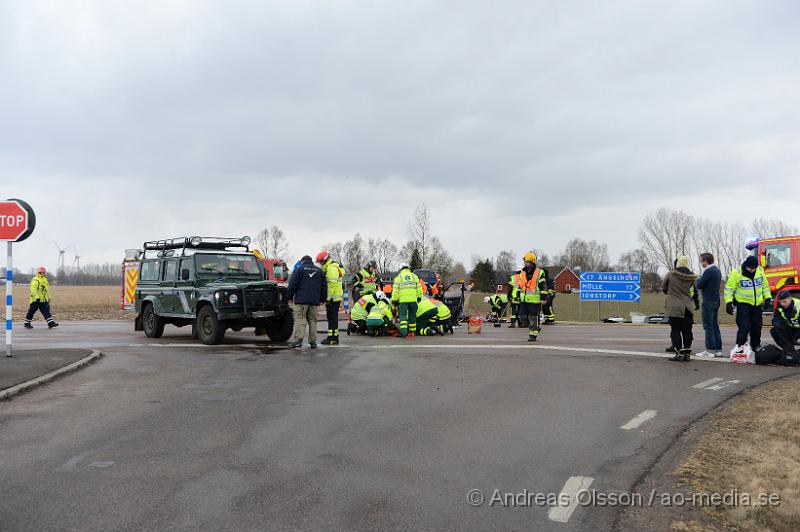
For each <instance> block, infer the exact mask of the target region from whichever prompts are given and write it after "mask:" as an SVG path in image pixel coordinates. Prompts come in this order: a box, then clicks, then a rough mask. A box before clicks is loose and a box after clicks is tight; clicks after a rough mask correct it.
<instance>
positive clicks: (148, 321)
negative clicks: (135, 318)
mask: <svg viewBox="0 0 800 532" xmlns="http://www.w3.org/2000/svg"><path fill="white" fill-rule="evenodd" d="M142 327H143V328H144V335H145V336H147V337H148V338H161V335H162V334H164V320H163V319H161V318H160V317H159V316H158V314H156V311H155V309H154V308H153V304H152V303H147V304H146V305H145V306H144V310H143V311H142Z"/></svg>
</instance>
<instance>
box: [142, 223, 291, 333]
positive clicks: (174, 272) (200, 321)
mask: <svg viewBox="0 0 800 532" xmlns="http://www.w3.org/2000/svg"><path fill="white" fill-rule="evenodd" d="M249 245H250V238H249V237H243V238H217V237H200V236H192V237H182V238H171V239H167V240H156V241H152V242H145V243H144V245H143V246H142V249H141V250H139V253H138V256H137V257H136V259H135V260H136V261H137V262H138V264H139V275H138V282H137V284H136V289H135V310H136V325H135V330H137V331H144V334H145V335H146V336H147V337H148V338H159V337H160V336H161V335H162V334H163V333H164V326H165V325H167V324H169V325H175V326H177V327H183V326H184V325H191V326H192V336H193V337H194V338H199V339H200V341H201V342H203V343H204V344H208V345H215V344H218V343H220V342H221V341H222V338H223V336H224V335H225V331H226V330H227V329H231V330H233V331H241V330H242V329H243V328H245V327H255V329H256V334H257V335H262V334H264V333H266V334H267V335H268V336H269V338H270V340H272V341H273V342H284V341H286V340H288V339H289V337H290V336H291V334H292V326H293V320H292V312H291V309H290V308H289V304H288V301H287V299H286V287H285V286H281V285H279V284H278V283H277V282H275V281H274V280H269V279H267V278H266V273H265V271H264V268H263V266H262V265H261V264H260V263H259V261H258V260H257V258H256V256H255V255H253V254H252V253H251V252H250V250H249Z"/></svg>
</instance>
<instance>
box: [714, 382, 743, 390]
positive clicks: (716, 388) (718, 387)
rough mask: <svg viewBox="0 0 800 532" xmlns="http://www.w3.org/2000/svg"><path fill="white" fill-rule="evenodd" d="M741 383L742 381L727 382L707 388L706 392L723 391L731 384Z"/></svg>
mask: <svg viewBox="0 0 800 532" xmlns="http://www.w3.org/2000/svg"><path fill="white" fill-rule="evenodd" d="M740 382H741V381H738V380H737V381H725V382H721V383H719V384H715V385H714V386H709V387H708V388H706V390H721V389H723V388H727V387H728V386H730V385H731V384H739V383H740Z"/></svg>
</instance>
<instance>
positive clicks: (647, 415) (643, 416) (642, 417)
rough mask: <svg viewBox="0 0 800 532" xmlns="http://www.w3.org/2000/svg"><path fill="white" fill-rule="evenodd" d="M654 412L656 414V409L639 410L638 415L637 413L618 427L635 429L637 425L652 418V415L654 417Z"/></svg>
mask: <svg viewBox="0 0 800 532" xmlns="http://www.w3.org/2000/svg"><path fill="white" fill-rule="evenodd" d="M656 414H658V411H657V410H645V411H643V412H641V413H640V414H639V415H637V416H636V417H635V418H633V419H631V420H630V421H628V422H627V423H625V424H624V425H622V426H621V427H620V428H621V429H622V430H632V429H635V428H636V427H638V426H639V425H641V424H642V423H644V422H645V421H649V420H651V419H653V418H654V417H656Z"/></svg>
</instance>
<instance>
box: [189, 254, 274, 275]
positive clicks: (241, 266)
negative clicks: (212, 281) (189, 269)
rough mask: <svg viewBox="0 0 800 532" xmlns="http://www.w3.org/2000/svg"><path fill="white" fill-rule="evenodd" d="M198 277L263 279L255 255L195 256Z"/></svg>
mask: <svg viewBox="0 0 800 532" xmlns="http://www.w3.org/2000/svg"><path fill="white" fill-rule="evenodd" d="M194 261H195V266H196V267H197V273H198V275H217V276H220V275H223V276H226V277H261V276H262V273H261V270H260V269H259V268H258V262H257V261H256V258H255V256H254V255H223V254H219V255H217V254H212V253H200V254H197V255H195V256H194Z"/></svg>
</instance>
